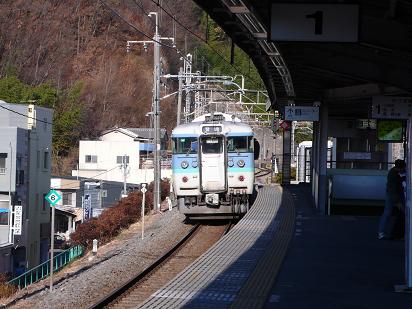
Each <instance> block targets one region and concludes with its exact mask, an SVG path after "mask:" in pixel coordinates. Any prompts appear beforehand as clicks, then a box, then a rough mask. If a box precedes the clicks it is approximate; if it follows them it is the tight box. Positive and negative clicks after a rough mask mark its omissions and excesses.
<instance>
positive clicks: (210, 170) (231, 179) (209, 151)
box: [171, 113, 259, 219]
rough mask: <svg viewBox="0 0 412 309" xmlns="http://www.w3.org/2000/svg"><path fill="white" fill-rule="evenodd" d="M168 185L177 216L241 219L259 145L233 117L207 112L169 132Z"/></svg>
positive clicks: (247, 204)
mask: <svg viewBox="0 0 412 309" xmlns="http://www.w3.org/2000/svg"><path fill="white" fill-rule="evenodd" d="M171 138H172V143H173V150H172V151H173V154H172V183H173V191H174V195H175V197H176V199H177V205H178V209H179V211H180V213H182V214H184V215H186V217H188V218H192V219H196V218H197V219H202V218H210V219H219V218H225V219H227V218H233V217H235V216H237V217H238V216H241V215H243V214H245V213H246V212H247V211H248V210H249V208H250V204H251V197H252V195H253V194H254V180H255V166H254V160H255V159H257V158H258V157H259V143H258V142H257V140H256V139H255V138H254V134H253V130H252V128H251V127H250V126H249V125H248V124H246V123H243V122H242V121H241V120H240V119H239V118H238V117H236V116H234V115H230V114H225V113H210V114H205V115H202V116H199V117H197V118H195V119H194V120H193V121H191V122H189V123H185V124H181V125H178V126H177V127H175V128H174V129H173V131H172V135H171Z"/></svg>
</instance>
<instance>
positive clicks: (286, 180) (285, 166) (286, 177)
mask: <svg viewBox="0 0 412 309" xmlns="http://www.w3.org/2000/svg"><path fill="white" fill-rule="evenodd" d="M290 142H291V128H290V127H289V129H288V130H283V160H282V185H288V184H290V163H291V162H290Z"/></svg>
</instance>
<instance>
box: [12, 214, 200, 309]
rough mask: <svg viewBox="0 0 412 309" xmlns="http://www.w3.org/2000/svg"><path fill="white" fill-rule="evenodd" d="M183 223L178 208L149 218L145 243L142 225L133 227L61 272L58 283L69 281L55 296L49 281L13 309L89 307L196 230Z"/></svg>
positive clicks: (39, 286)
mask: <svg viewBox="0 0 412 309" xmlns="http://www.w3.org/2000/svg"><path fill="white" fill-rule="evenodd" d="M183 221H184V216H183V215H181V214H179V213H178V211H177V210H176V209H174V210H172V211H168V212H165V213H163V214H156V215H152V216H150V217H149V218H147V219H146V222H145V237H144V239H143V240H142V239H141V227H140V223H136V224H133V225H132V226H131V227H130V228H129V229H128V230H125V231H124V232H123V233H121V234H120V235H119V237H117V238H116V239H115V240H114V241H112V242H110V243H108V244H106V245H104V246H102V247H100V248H99V250H98V254H97V256H95V257H93V256H92V255H91V254H88V255H86V256H85V257H83V258H82V259H80V260H79V261H76V262H74V263H73V264H72V265H71V266H69V267H68V268H66V269H64V270H63V271H62V272H59V273H58V274H57V275H56V281H58V280H59V277H61V278H64V277H66V279H65V280H62V281H61V282H60V283H56V284H55V285H54V287H53V293H50V292H49V290H48V289H47V288H44V286H45V285H48V284H49V279H48V278H46V279H45V280H43V281H42V282H39V283H36V284H34V285H33V286H36V285H37V287H33V286H32V287H31V289H32V290H33V289H36V288H37V289H38V290H40V292H38V293H35V294H34V295H32V296H29V297H27V298H26V299H22V300H19V301H18V302H16V303H15V304H14V305H12V306H11V307H10V308H88V307H89V306H90V305H91V304H93V303H94V302H95V301H96V300H98V299H100V298H101V297H102V296H104V295H105V294H107V293H108V292H110V291H111V290H113V289H115V288H116V287H118V286H119V285H120V284H122V283H123V282H125V281H126V280H128V279H130V278H132V277H133V276H134V275H135V274H137V273H139V272H141V271H142V270H143V269H144V268H146V267H147V266H149V265H150V264H151V263H152V262H153V261H154V260H156V259H157V258H158V257H159V256H160V255H161V254H163V253H164V252H165V251H166V250H168V249H169V248H170V247H171V246H172V245H173V244H174V243H175V242H177V241H178V240H179V239H180V238H181V237H183V235H185V234H186V232H187V231H188V230H189V229H190V228H191V227H192V226H191V225H188V224H184V223H183ZM42 288H43V289H42ZM22 292H24V291H22ZM26 293H27V292H26ZM16 296H17V297H18V295H16Z"/></svg>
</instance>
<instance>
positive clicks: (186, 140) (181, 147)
mask: <svg viewBox="0 0 412 309" xmlns="http://www.w3.org/2000/svg"><path fill="white" fill-rule="evenodd" d="M197 148H198V143H197V137H179V138H173V153H186V154H189V153H197Z"/></svg>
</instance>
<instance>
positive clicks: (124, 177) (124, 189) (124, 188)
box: [100, 155, 127, 196]
mask: <svg viewBox="0 0 412 309" xmlns="http://www.w3.org/2000/svg"><path fill="white" fill-rule="evenodd" d="M122 161H123V195H126V194H127V188H126V183H127V181H126V180H127V160H126V155H123V160H122ZM100 188H101V186H100ZM100 196H101V194H100Z"/></svg>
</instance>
